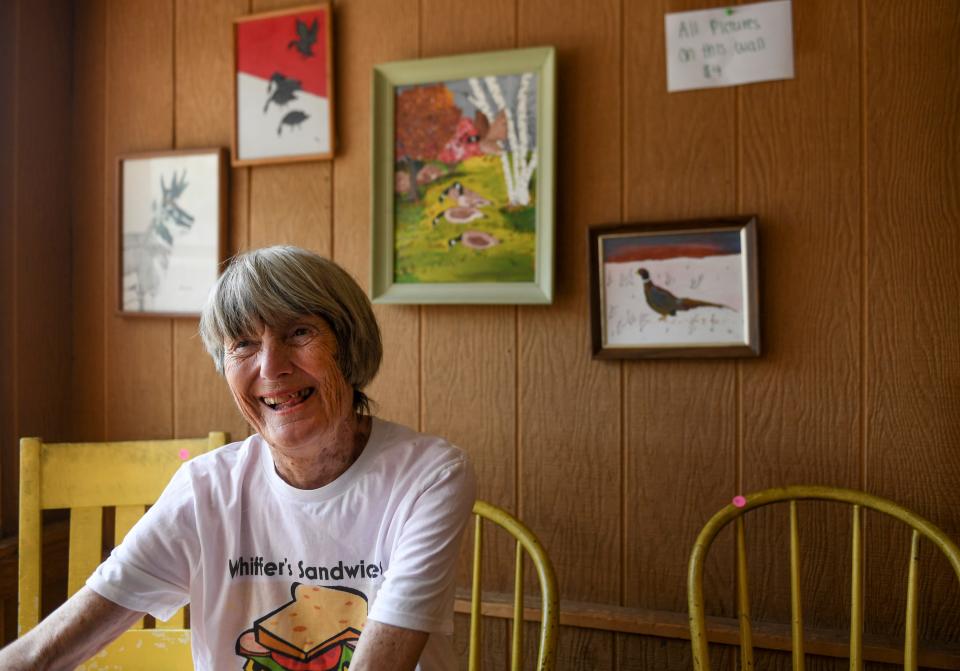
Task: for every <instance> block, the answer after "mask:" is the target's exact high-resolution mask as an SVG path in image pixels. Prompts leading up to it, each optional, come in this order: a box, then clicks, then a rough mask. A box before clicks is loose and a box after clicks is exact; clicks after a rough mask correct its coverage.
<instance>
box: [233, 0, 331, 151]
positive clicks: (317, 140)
mask: <svg viewBox="0 0 960 671" xmlns="http://www.w3.org/2000/svg"><path fill="white" fill-rule="evenodd" d="M330 61H331V49H330V8H329V5H327V4H322V5H314V6H310V7H304V8H300V9H298V10H293V11H289V10H286V11H283V12H270V13H267V14H257V15H253V16H248V17H243V18H241V19H238V20H237V22H236V62H237V81H236V96H237V99H236V102H237V108H236V109H237V119H236V137H235V153H234V164H235V165H242V164H244V163H264V162H278V161H291V160H308V159H317V158H329V157H330V156H332V155H333V109H332V105H331V98H332V95H331V94H332V90H331V89H332V86H331V62H330Z"/></svg>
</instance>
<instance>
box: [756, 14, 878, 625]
mask: <svg viewBox="0 0 960 671" xmlns="http://www.w3.org/2000/svg"><path fill="white" fill-rule="evenodd" d="M793 23H794V52H795V69H796V73H797V75H796V78H795V79H793V80H788V81H780V82H769V83H761V84H757V85H755V86H748V87H742V88H740V89H738V96H739V105H738V113H739V118H740V136H741V138H742V141H741V155H740V174H741V193H742V199H741V203H740V204H741V206H742V207H743V208H744V209H745V210H748V211H756V212H759V213H760V215H761V219H760V228H759V249H760V259H761V261H760V294H761V301H762V306H761V315H763V329H764V349H765V354H764V356H763V358H762V359H759V360H748V361H744V363H743V364H742V365H743V415H742V422H743V489H744V490H745V491H752V490H757V489H762V488H765V487H770V486H773V485H784V484H800V483H810V484H826V485H839V486H848V487H849V486H853V487H855V486H856V485H857V482H858V470H859V459H858V451H859V433H858V428H859V419H860V415H859V413H860V407H859V403H858V398H859V397H858V381H859V360H860V350H859V339H860V330H859V325H858V322H859V318H860V301H859V287H860V274H859V273H860V269H861V256H860V255H861V251H862V250H861V249H860V244H859V241H860V208H859V197H858V190H859V188H860V143H859V131H860V124H859V114H860V107H859V94H860V91H859V48H858V41H859V30H858V26H859V19H858V15H857V7H856V5H855V4H853V3H835V2H823V1H814V2H803V3H795V4H794V5H793ZM811 194H816V196H815V197H813V196H811ZM806 510H808V509H807V508H805V509H804V510H802V511H801V512H802V514H803V520H801V524H802V525H803V526H802V528H801V534H802V539H801V541H802V543H803V556H804V559H805V563H804V564H803V573H802V576H803V582H804V584H805V586H806V587H805V590H804V597H805V612H807V613H809V616H808V617H807V623H808V624H809V625H810V626H827V627H830V628H834V627H837V628H839V627H842V626H843V623H845V622H846V620H847V617H848V615H847V613H848V608H847V605H846V604H847V602H848V600H849V581H848V580H847V581H845V580H844V577H843V576H842V575H840V574H838V572H837V571H834V570H833V567H835V566H844V563H843V558H844V557H845V556H847V555H846V554H845V553H847V552H848V542H847V541H846V539H842V538H840V537H839V536H838V535H837V532H836V531H834V532H833V533H829V532H827V531H825V529H826V528H832V529H835V530H836V529H841V530H845V529H847V527H848V524H847V520H848V513H847V511H846V510H842V511H841V510H837V511H831V510H828V509H826V508H823V509H820V508H817V509H816V510H815V511H814V510H812V509H810V513H809V514H808V513H807V512H805V511H806ZM777 512H778V513H779V512H781V511H777ZM767 519H769V518H767V517H764V516H763V515H758V516H757V519H755V520H753V521H752V522H751V524H750V528H749V529H748V533H750V537H749V539H748V546H749V547H751V548H752V550H748V554H749V555H750V556H749V564H750V565H751V566H761V567H766V566H772V564H771V563H770V559H769V555H768V554H767V553H765V552H764V549H771V550H772V549H773V548H777V551H778V552H779V551H780V550H779V548H782V547H784V545H783V543H784V541H783V538H784V537H785V536H784V531H785V522H784V521H783V518H782V517H778V518H777V519H776V520H775V521H773V520H771V521H770V522H769V524H764V521H765V520H767ZM804 520H808V523H806V524H804ZM781 566H782V564H781ZM763 577H765V578H766V579H767V580H766V582H767V584H768V588H767V589H764V588H761V587H760V586H758V587H756V588H754V589H753V590H752V595H753V600H752V604H751V605H752V606H753V608H754V611H755V612H756V614H757V616H758V617H759V618H761V619H763V618H776V619H778V620H780V621H788V620H787V619H786V618H787V617H788V613H789V589H788V585H789V580H788V575H787V573H786V572H785V571H782V570H780V571H778V572H777V573H776V574H775V575H766V576H763Z"/></svg>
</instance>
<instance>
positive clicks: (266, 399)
mask: <svg viewBox="0 0 960 671" xmlns="http://www.w3.org/2000/svg"><path fill="white" fill-rule="evenodd" d="M314 391H315V390H314V388H313V387H305V388H304V389H301V390H300V391H295V392H292V393H290V394H280V395H277V396H261V397H260V400H261V401H263V403H264V404H265V405H267V406H268V407H269V408H270V409H271V410H287V409H289V408H292V407H294V406H297V405H300V404H301V403H303V402H304V401H306V400H307V399H308V398H310V397H311V396H313V392H314Z"/></svg>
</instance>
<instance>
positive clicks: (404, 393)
mask: <svg viewBox="0 0 960 671" xmlns="http://www.w3.org/2000/svg"><path fill="white" fill-rule="evenodd" d="M419 34H420V33H419V24H418V16H417V5H416V3H410V2H407V3H397V2H388V3H384V2H381V1H377V0H360V1H358V0H350V2H337V3H336V5H335V8H334V36H333V41H334V67H335V77H336V81H335V86H336V87H337V101H336V107H337V110H336V115H337V125H338V129H339V130H338V136H339V143H338V145H337V157H336V161H335V163H334V166H335V177H334V186H333V193H334V202H335V218H334V236H333V237H334V239H333V253H334V259H335V260H336V261H337V262H338V263H339V264H341V265H342V266H344V267H345V268H347V270H349V271H350V273H351V274H352V275H353V276H354V278H356V279H357V281H359V282H360V284H361V286H363V287H365V288H368V287H369V281H370V179H371V177H370V174H371V169H370V151H371V150H370V124H371V121H370V105H371V101H370V81H371V69H372V67H373V66H374V65H376V64H377V63H385V62H389V61H395V60H403V59H407V58H416V56H417V49H418V45H419ZM374 312H375V313H376V315H377V320H378V321H379V323H380V329H381V331H382V334H383V363H382V364H381V366H380V372H379V373H378V374H377V377H376V379H375V380H374V381H373V383H372V384H371V385H370V388H369V389H368V394H369V396H370V397H371V398H372V399H374V401H375V402H376V414H377V415H379V416H381V417H384V418H386V419H390V420H393V421H397V422H400V423H402V424H406V425H408V426H412V427H414V428H417V427H419V426H420V379H419V367H420V311H419V308H417V307H416V306H394V305H378V306H376V307H375V308H374Z"/></svg>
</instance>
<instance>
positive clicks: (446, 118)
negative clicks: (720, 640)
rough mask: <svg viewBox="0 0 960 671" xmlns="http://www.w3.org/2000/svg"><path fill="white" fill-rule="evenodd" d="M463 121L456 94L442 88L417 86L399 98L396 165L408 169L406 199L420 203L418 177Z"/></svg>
mask: <svg viewBox="0 0 960 671" xmlns="http://www.w3.org/2000/svg"><path fill="white" fill-rule="evenodd" d="M459 120H460V109H459V108H458V107H457V106H456V105H455V104H454V102H453V94H452V93H451V92H450V90H449V89H448V88H447V87H446V86H444V85H443V84H435V85H432V86H415V87H412V88H409V89H406V90H405V91H402V92H401V93H400V94H399V95H397V105H396V129H397V149H396V151H397V155H396V157H397V162H398V163H400V164H401V165H403V167H404V168H405V169H406V172H407V175H408V178H409V186H408V188H407V193H406V197H407V199H408V200H410V201H413V202H417V201H419V200H420V194H419V190H418V188H417V177H418V176H419V173H420V170H421V168H423V165H424V163H425V162H426V161H430V160H433V159H436V158H437V157H438V156H439V155H440V152H441V150H442V149H443V147H444V145H445V144H446V142H447V140H448V139H449V138H450V137H452V136H453V131H454V130H455V129H456V127H457V122H458V121H459Z"/></svg>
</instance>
